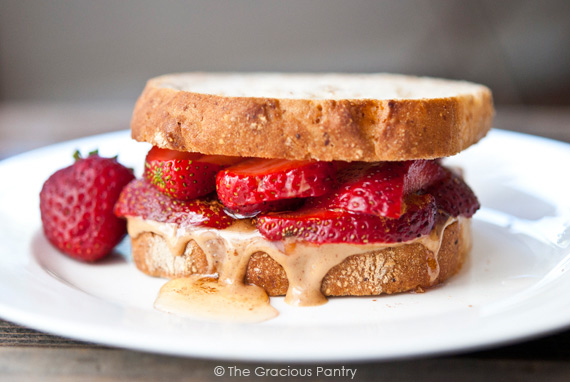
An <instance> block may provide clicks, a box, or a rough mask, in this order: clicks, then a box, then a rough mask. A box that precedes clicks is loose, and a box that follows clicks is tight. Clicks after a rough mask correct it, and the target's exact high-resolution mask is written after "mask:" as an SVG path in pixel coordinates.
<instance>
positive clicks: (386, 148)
mask: <svg viewBox="0 0 570 382" xmlns="http://www.w3.org/2000/svg"><path fill="white" fill-rule="evenodd" d="M493 115H494V109H493V100H492V95H491V92H490V90H489V89H488V88H486V87H485V86H482V85H477V84H472V83H468V82H462V81H448V80H440V79H432V78H422V77H411V76H400V75H389V74H363V75H351V74H270V73H265V74H263V73H257V74H231V73H227V74H205V73H187V74H174V75H166V76H161V77H157V78H154V79H151V80H149V81H148V83H147V85H146V87H145V89H144V91H143V93H142V95H141V96H140V98H139V100H138V102H137V104H136V106H135V109H134V112H133V118H132V122H131V130H132V136H133V138H134V139H136V140H138V141H144V142H149V143H152V144H153V145H155V146H159V147H162V148H168V149H173V150H179V151H196V152H200V153H204V154H223V155H233V156H241V157H260V158H284V159H315V160H322V161H332V160H343V161H369V162H371V161H401V160H410V159H431V158H440V157H447V156H451V155H454V154H457V153H458V152H460V151H462V150H464V149H466V148H467V147H469V146H470V145H472V144H473V143H475V142H477V141H478V140H479V139H481V138H482V137H483V136H485V134H486V133H487V131H488V130H489V129H490V127H491V123H492V119H493Z"/></svg>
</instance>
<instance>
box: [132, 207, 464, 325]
mask: <svg viewBox="0 0 570 382" xmlns="http://www.w3.org/2000/svg"><path fill="white" fill-rule="evenodd" d="M455 220H456V219H453V218H449V219H448V220H447V221H443V222H439V223H437V224H436V226H435V227H434V229H433V230H432V232H431V233H430V234H429V235H426V236H422V237H420V238H417V239H415V240H413V241H408V242H405V243H389V244H382V243H375V244H320V245H315V244H311V243H306V242H302V241H296V240H285V241H279V242H271V241H268V240H267V239H265V238H264V237H263V236H262V235H261V234H260V233H259V231H258V230H257V229H256V228H255V226H253V225H251V223H250V222H249V220H239V221H236V222H235V223H234V224H233V225H232V226H230V227H229V228H226V229H223V230H219V229H212V228H206V227H197V226H190V227H180V226H179V225H177V224H172V223H157V222H153V221H150V220H143V219H140V218H132V217H131V218H129V219H128V231H129V235H130V236H131V237H132V238H136V237H137V236H138V235H140V234H142V233H145V232H152V233H154V234H157V235H160V236H162V237H163V238H164V239H165V241H166V243H167V245H168V248H169V249H170V251H171V252H172V253H173V254H174V255H176V256H180V255H182V254H183V253H184V251H185V249H186V245H187V244H188V243H189V242H190V241H191V240H194V241H195V242H196V244H197V245H198V246H199V247H200V248H201V249H202V251H203V252H204V254H205V255H206V259H207V262H208V270H207V275H193V276H191V277H186V278H179V279H174V280H171V281H169V282H167V283H166V284H165V285H164V286H163V287H162V288H161V290H160V293H159V296H158V298H157V299H156V302H155V307H156V308H157V309H159V310H162V311H166V312H170V313H174V314H177V315H185V316H191V317H203V318H213V319H217V320H222V321H228V320H231V321H239V322H260V321H264V320H268V319H271V318H274V317H276V316H277V315H278V312H277V310H275V309H274V308H273V307H271V305H270V304H269V297H268V296H267V294H266V293H265V291H264V290H263V289H262V288H260V287H258V286H255V285H245V284H244V281H243V280H244V276H245V273H246V269H247V265H248V262H249V259H250V257H251V256H252V255H253V254H254V253H257V252H264V253H267V254H268V255H269V256H271V258H273V259H274V260H275V261H276V262H277V263H279V264H280V265H281V266H282V267H283V269H284V271H285V273H286V274H287V277H288V279H289V289H288V290H287V294H286V297H285V302H287V303H289V304H291V305H297V306H314V305H320V304H324V303H325V302H326V301H327V299H326V297H325V296H324V295H323V294H322V293H321V283H322V280H323V278H324V277H325V275H326V274H327V273H328V272H329V270H330V269H332V268H333V267H334V266H336V265H337V264H340V263H341V262H343V261H344V260H345V259H346V258H347V257H349V256H352V255H357V254H364V253H368V252H372V251H378V250H380V249H384V248H388V247H395V246H399V245H404V244H410V243H412V242H419V243H421V244H422V245H424V246H425V247H426V248H427V249H428V250H429V251H430V258H428V259H427V265H428V274H429V276H430V281H431V283H434V282H435V281H436V279H437V277H438V276H439V261H438V254H439V248H440V246H441V241H442V238H443V232H444V230H445V228H446V227H447V226H449V225H450V224H451V223H453V222H454V221H455Z"/></svg>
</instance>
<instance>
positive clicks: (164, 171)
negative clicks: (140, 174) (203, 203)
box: [144, 147, 243, 200]
mask: <svg viewBox="0 0 570 382" xmlns="http://www.w3.org/2000/svg"><path fill="white" fill-rule="evenodd" d="M241 160H243V159H242V158H239V157H228V156H223V155H203V154H199V153H188V152H181V151H174V150H167V149H161V148H158V147H153V148H152V149H151V150H150V151H149V153H148V154H147V156H146V161H145V172H144V177H145V178H146V179H147V180H148V181H149V182H151V183H152V185H153V186H155V187H156V188H157V189H158V190H160V191H161V192H162V193H164V194H166V195H168V196H170V197H173V198H175V199H179V200H190V199H195V198H198V197H200V196H204V195H207V194H209V193H211V192H213V191H214V190H215V189H216V174H217V173H218V171H220V170H221V169H222V168H223V167H226V166H229V165H231V164H234V163H237V162H238V161H241Z"/></svg>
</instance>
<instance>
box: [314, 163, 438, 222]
mask: <svg viewBox="0 0 570 382" xmlns="http://www.w3.org/2000/svg"><path fill="white" fill-rule="evenodd" d="M444 176H445V171H444V170H443V168H442V167H441V166H440V165H439V164H437V163H436V162H435V161H429V160H416V161H405V162H382V163H375V164H366V163H359V164H357V165H353V166H351V167H348V168H345V169H343V170H341V172H340V174H339V179H341V185H340V187H339V189H338V190H337V191H336V192H335V193H334V194H332V195H330V196H327V197H323V198H319V199H317V200H314V201H312V202H311V204H313V205H315V206H323V207H326V208H342V209H344V210H347V211H352V212H359V213H362V214H370V215H376V216H384V217H389V218H399V217H400V216H401V215H402V213H403V211H404V203H403V202H404V198H405V197H406V196H407V195H410V194H412V193H414V192H416V191H418V190H421V189H423V188H425V187H427V186H429V185H430V184H432V183H434V182H435V181H437V180H438V179H441V178H443V177H444Z"/></svg>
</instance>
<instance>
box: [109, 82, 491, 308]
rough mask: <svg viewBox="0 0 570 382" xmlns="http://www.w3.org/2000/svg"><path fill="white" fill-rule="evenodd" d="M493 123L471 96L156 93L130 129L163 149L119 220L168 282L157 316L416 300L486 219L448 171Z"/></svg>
mask: <svg viewBox="0 0 570 382" xmlns="http://www.w3.org/2000/svg"><path fill="white" fill-rule="evenodd" d="M493 115H494V109H493V101H492V95H491V92H490V90H489V89H488V88H487V87H485V86H482V85H477V84H473V83H468V82H463V81H450V80H441V79H433V78H420V77H411V76H402V75H389V74H358V75H357V74H278V73H257V74H256V73H251V74H232V73H218V74H208V73H186V74H174V75H166V76H161V77H157V78H153V79H151V80H149V81H148V83H147V85H146V87H145V89H144V91H143V92H142V94H141V96H140V97H139V99H138V101H137V103H136V106H135V109H134V112H133V116H132V122H131V132H132V137H133V138H134V139H135V140H137V141H140V142H147V143H150V144H151V145H152V146H153V147H152V148H151V149H150V151H149V153H148V155H147V157H146V160H145V170H144V175H143V177H142V178H141V179H137V180H134V181H132V182H131V183H129V185H127V186H126V187H125V188H124V189H123V191H122V193H121V196H120V198H119V201H118V202H117V204H116V206H115V213H116V215H117V216H120V217H122V218H125V219H127V227H128V233H129V235H130V239H131V244H132V256H133V259H134V263H135V264H136V266H137V268H138V269H139V270H141V271H142V272H144V273H146V274H148V275H150V276H156V277H163V278H168V279H172V281H170V282H168V283H167V284H166V285H165V286H164V287H163V288H162V289H161V292H160V294H159V297H158V299H157V302H156V306H157V307H158V308H159V309H162V310H166V311H170V312H175V313H181V314H183V313H184V312H191V313H190V314H191V315H192V314H198V315H212V314H213V315H215V314H220V315H226V316H227V315H232V314H235V315H239V314H241V313H239V312H243V311H250V312H251V311H259V310H264V309H265V312H266V313H265V314H266V315H269V316H271V314H273V313H267V312H268V310H267V309H268V308H267V302H268V301H269V299H268V296H285V302H287V303H289V304H292V305H298V306H311V305H319V304H322V303H324V302H326V300H327V297H330V296H376V295H381V294H393V293H400V292H408V291H415V292H421V291H423V290H425V289H427V288H430V287H433V286H435V285H438V284H440V283H442V282H444V281H446V280H447V279H449V278H450V277H451V276H453V275H454V274H456V273H457V272H458V271H459V269H460V268H461V266H462V265H463V264H464V262H465V259H466V256H467V255H468V252H469V250H470V248H471V230H470V219H471V217H472V216H473V214H474V213H475V212H476V210H477V209H478V208H479V202H478V200H477V197H476V196H475V194H474V193H473V191H472V190H471V189H470V188H469V186H468V185H467V184H466V183H465V182H464V180H463V178H462V175H461V173H460V171H459V170H457V169H452V168H447V167H446V166H445V165H444V164H443V158H445V157H448V156H452V155H455V154H457V153H459V152H461V151H462V150H464V149H466V148H468V147H469V146H471V145H472V144H474V143H476V142H477V141H479V140H480V139H481V138H482V137H484V136H485V134H486V133H487V132H488V130H489V129H490V127H491V124H492V119H493ZM141 160H142V158H141ZM236 301H237V302H236ZM216 306H218V307H219V306H223V307H222V308H213V307H216ZM230 306H233V307H234V308H235V309H234V308H232V309H234V310H232V312H234V313H231V314H230V313H227V312H228V309H230ZM216 309H217V313H215V312H214V313H212V312H213V311H216ZM196 312H198V313H196Z"/></svg>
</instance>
